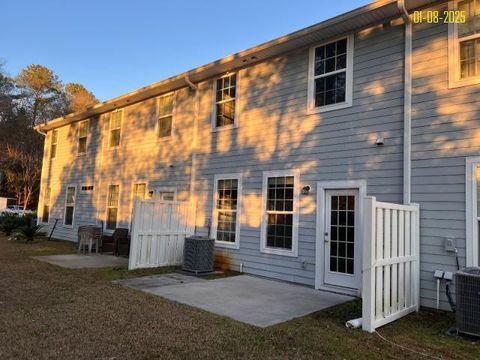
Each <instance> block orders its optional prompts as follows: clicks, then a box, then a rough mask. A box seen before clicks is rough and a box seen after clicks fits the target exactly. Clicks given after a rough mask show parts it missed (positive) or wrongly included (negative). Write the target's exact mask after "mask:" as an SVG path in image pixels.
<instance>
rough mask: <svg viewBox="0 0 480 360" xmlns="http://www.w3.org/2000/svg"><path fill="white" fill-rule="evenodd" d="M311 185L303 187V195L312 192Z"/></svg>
mask: <svg viewBox="0 0 480 360" xmlns="http://www.w3.org/2000/svg"><path fill="white" fill-rule="evenodd" d="M310 190H311V187H310V185H306V186H304V187H303V188H302V195H308V194H309V193H310Z"/></svg>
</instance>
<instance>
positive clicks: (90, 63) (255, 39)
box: [0, 0, 370, 100]
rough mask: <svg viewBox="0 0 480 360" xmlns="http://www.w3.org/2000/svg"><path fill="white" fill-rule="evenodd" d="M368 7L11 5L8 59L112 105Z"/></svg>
mask: <svg viewBox="0 0 480 360" xmlns="http://www.w3.org/2000/svg"><path fill="white" fill-rule="evenodd" d="M368 2H370V1H366V0H337V1H325V0H256V1H253V0H252V1H238V0H237V1H217V0H195V1H194V0H188V1H187V0H175V1H165V0H157V1H154V0H149V1H146V0H128V1H127V0H117V1H112V0H108V1H107V0H96V1H93V0H78V1H65V0H56V1H53V0H43V1H38V0H37V1H34V0H28V1H23V0H18V1H14V0H11V1H3V2H2V6H1V8H2V9H1V13H2V31H1V32H0V58H2V59H3V60H5V61H6V64H5V70H7V72H8V73H9V74H10V75H16V74H17V73H18V71H19V70H20V69H22V68H23V67H25V66H26V65H28V64H32V63H38V64H42V65H45V66H47V67H49V68H51V69H52V70H54V71H55V72H56V73H57V74H58V75H59V76H60V78H61V79H62V81H64V82H79V83H82V84H84V85H85V86H86V87H87V88H88V89H89V90H90V91H92V92H93V93H94V94H95V95H96V96H97V97H98V98H99V99H100V100H107V99H109V98H112V97H115V96H118V95H121V94H123V93H125V92H128V91H131V90H134V89H137V88H139V87H142V86H145V85H148V84H150V83H152V82H156V81H159V80H162V79H164V78H166V77H169V76H171V75H175V74H177V73H179V72H183V71H186V70H189V69H191V68H194V67H196V66H198V65H202V64H204V63H207V62H210V61H213V60H216V59H218V58H221V57H223V56H226V55H230V54H232V53H235V52H238V51H240V50H243V49H246V48H248V47H251V46H254V45H257V44H259V43H261V42H264V41H267V40H271V39H274V38H276V37H279V36H281V35H285V34H287V33H290V32H292V31H295V30H298V29H301V28H303V27H306V26H309V25H312V24H314V23H317V22H319V21H322V20H325V19H328V18H330V17H332V16H335V15H338V14H341V13H343V12H346V11H349V10H352V9H354V8H356V7H359V6H361V5H364V4H367V3H368Z"/></svg>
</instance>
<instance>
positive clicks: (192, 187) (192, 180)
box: [185, 76, 200, 200]
mask: <svg viewBox="0 0 480 360" xmlns="http://www.w3.org/2000/svg"><path fill="white" fill-rule="evenodd" d="M185 82H186V83H187V84H188V86H189V87H190V89H192V90H193V91H195V110H194V115H193V117H194V118H193V139H192V165H191V166H192V168H191V170H190V200H193V195H194V194H195V181H196V175H197V164H196V161H197V130H198V110H199V107H200V104H199V101H200V97H199V94H198V85H195V84H194V83H193V82H191V81H190V79H189V77H188V76H186V77H185Z"/></svg>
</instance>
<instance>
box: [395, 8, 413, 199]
mask: <svg viewBox="0 0 480 360" xmlns="http://www.w3.org/2000/svg"><path fill="white" fill-rule="evenodd" d="M397 6H398V9H399V10H400V11H401V13H402V18H403V21H404V23H405V60H404V82H403V203H404V204H410V203H411V193H412V183H411V181H412V180H411V179H412V34H413V29H412V21H411V20H410V15H409V14H408V11H407V8H406V7H405V0H398V1H397Z"/></svg>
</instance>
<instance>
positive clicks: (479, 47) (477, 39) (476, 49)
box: [457, 0, 480, 79]
mask: <svg viewBox="0 0 480 360" xmlns="http://www.w3.org/2000/svg"><path fill="white" fill-rule="evenodd" d="M458 10H459V11H464V12H465V23H459V24H458V38H457V41H458V46H459V53H460V64H459V65H460V79H465V78H470V77H474V76H478V75H480V0H465V1H459V2H458Z"/></svg>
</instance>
